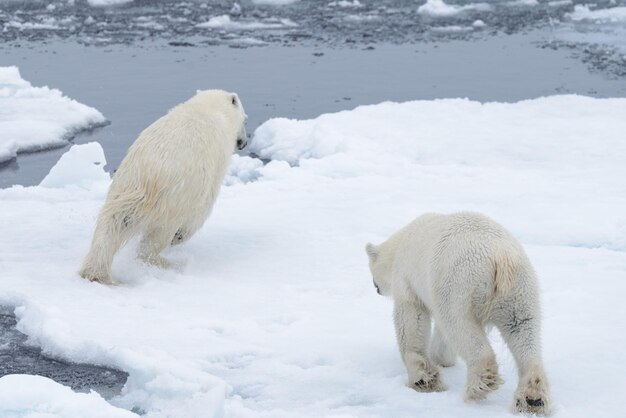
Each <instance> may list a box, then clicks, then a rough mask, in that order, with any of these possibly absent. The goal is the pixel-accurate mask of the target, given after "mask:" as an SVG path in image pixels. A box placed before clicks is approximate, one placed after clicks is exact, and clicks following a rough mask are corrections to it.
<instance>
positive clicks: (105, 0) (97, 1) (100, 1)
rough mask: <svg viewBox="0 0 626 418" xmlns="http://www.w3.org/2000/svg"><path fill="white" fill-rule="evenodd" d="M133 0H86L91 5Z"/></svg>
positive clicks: (122, 2)
mask: <svg viewBox="0 0 626 418" xmlns="http://www.w3.org/2000/svg"><path fill="white" fill-rule="evenodd" d="M131 1H133V0H87V3H89V5H91V6H115V5H117V4H124V3H130V2H131Z"/></svg>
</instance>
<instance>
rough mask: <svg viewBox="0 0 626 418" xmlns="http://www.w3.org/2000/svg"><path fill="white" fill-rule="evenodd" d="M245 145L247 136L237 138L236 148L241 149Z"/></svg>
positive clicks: (246, 144)
mask: <svg viewBox="0 0 626 418" xmlns="http://www.w3.org/2000/svg"><path fill="white" fill-rule="evenodd" d="M247 146H248V139H247V138H237V149H238V150H239V151H241V150H242V149H244V148H245V147H247Z"/></svg>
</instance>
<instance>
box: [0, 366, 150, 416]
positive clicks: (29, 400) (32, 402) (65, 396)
mask: <svg viewBox="0 0 626 418" xmlns="http://www.w3.org/2000/svg"><path fill="white" fill-rule="evenodd" d="M0 416H1V417H3V418H85V417H90V418H138V417H139V416H138V415H136V414H133V413H132V412H129V411H127V410H125V409H121V408H116V407H114V406H112V405H110V404H109V403H107V401H105V400H104V399H102V397H100V395H98V394H97V393H95V392H92V393H75V392H73V391H72V389H70V388H69V387H66V386H63V385H60V384H58V383H56V382H54V381H53V380H50V379H48V378H45V377H41V376H29V375H8V376H3V377H0Z"/></svg>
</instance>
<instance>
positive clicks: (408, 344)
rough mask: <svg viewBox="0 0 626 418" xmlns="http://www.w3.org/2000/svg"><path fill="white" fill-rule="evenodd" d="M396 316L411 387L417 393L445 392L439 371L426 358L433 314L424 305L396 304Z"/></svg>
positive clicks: (413, 303) (417, 302)
mask: <svg viewBox="0 0 626 418" xmlns="http://www.w3.org/2000/svg"><path fill="white" fill-rule="evenodd" d="M393 317H394V324H395V327H396V337H397V339H398V347H399V349H400V354H401V355H402V360H403V361H404V365H405V367H406V369H407V372H408V374H409V383H408V386H409V387H410V388H412V389H414V390H416V391H418V392H439V391H443V390H445V385H444V384H443V381H442V380H441V373H440V372H439V368H438V367H437V365H436V364H434V363H433V362H432V361H431V360H430V359H429V358H428V355H427V349H428V339H429V337H430V315H429V314H428V312H427V311H426V309H425V308H424V306H423V305H422V303H421V302H420V301H418V300H415V301H410V302H408V301H407V302H399V301H396V302H395V305H394V315H393Z"/></svg>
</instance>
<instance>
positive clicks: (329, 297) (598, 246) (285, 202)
mask: <svg viewBox="0 0 626 418" xmlns="http://www.w3.org/2000/svg"><path fill="white" fill-rule="evenodd" d="M625 112H626V99H593V98H587V97H580V96H554V97H546V98H539V99H536V100H528V101H522V102H519V103H484V104H483V103H478V102H474V101H470V100H464V99H456V100H434V101H413V102H407V103H381V104H378V105H373V106H363V107H358V108H356V109H354V110H352V111H344V112H339V113H335V114H326V115H321V116H319V117H318V118H316V119H312V120H289V119H273V120H269V121H267V122H266V123H264V124H263V125H262V126H261V127H259V128H258V129H257V131H256V132H255V134H254V138H253V140H252V141H251V144H250V147H251V151H252V152H254V153H256V154H257V155H259V156H261V157H262V158H263V159H267V160H269V162H268V163H267V164H262V163H261V162H260V161H259V160H258V159H253V158H250V157H249V156H234V157H233V161H232V164H231V167H230V170H229V173H228V176H227V178H226V184H227V186H226V187H224V188H223V189H222V191H221V193H220V197H219V198H218V201H217V204H216V207H215V210H214V213H213V214H212V215H211V218H210V219H209V221H208V222H207V224H206V225H205V227H204V228H202V229H201V230H200V231H199V232H198V234H197V235H196V236H194V237H193V238H192V239H191V240H190V241H189V242H188V243H186V244H184V245H183V246H178V247H174V248H171V249H169V250H168V251H167V252H166V254H165V255H166V256H167V257H168V258H169V259H170V260H171V261H172V262H173V263H175V265H176V268H174V269H171V270H160V269H156V268H152V267H147V266H145V265H143V264H141V263H140V262H138V261H137V260H136V259H135V257H134V250H135V248H136V245H137V243H136V242H131V243H130V244H129V245H128V246H127V247H126V248H125V249H124V250H122V251H121V253H120V254H119V255H118V257H117V259H116V261H115V263H114V266H113V274H114V277H115V278H116V279H117V280H118V281H119V282H120V284H119V285H117V286H103V285H99V284H94V283H89V282H86V281H84V280H82V279H80V278H79V277H78V275H77V274H76V270H77V268H78V266H79V264H80V261H81V259H82V257H83V256H84V255H85V253H86V251H87V249H88V246H89V242H90V240H91V233H92V231H93V227H94V221H95V217H96V215H97V211H98V209H99V207H100V206H101V204H102V202H103V199H104V197H105V194H106V186H107V184H108V182H109V180H108V178H107V177H106V174H105V173H104V171H103V170H102V166H103V160H102V155H101V154H100V150H99V149H98V147H97V145H95V144H89V145H88V146H74V147H72V148H71V149H70V150H69V151H68V153H69V156H67V157H63V160H62V161H60V162H59V164H58V165H57V166H56V167H55V169H54V170H53V172H52V173H51V175H50V177H49V178H48V179H47V180H46V181H47V182H50V181H51V179H55V178H56V180H55V187H54V188H52V187H43V186H36V187H28V188H24V187H20V186H14V187H12V188H9V189H4V190H0V225H2V228H3V233H2V234H0V253H1V254H2V258H1V259H0V271H2V280H0V304H4V305H9V306H14V307H15V313H16V316H17V318H18V320H19V322H18V329H19V330H20V331H22V332H24V333H25V334H27V335H28V336H29V341H30V342H31V343H32V344H35V345H38V346H40V347H42V349H43V351H44V352H45V353H47V354H48V355H52V356H56V357H59V358H61V359H65V360H71V361H77V362H89V363H94V364H100V365H107V366H112V367H117V368H119V369H122V370H124V371H126V372H128V373H129V381H128V383H127V385H126V387H125V388H124V390H123V392H122V394H121V395H120V396H119V397H116V398H113V399H111V400H110V404H111V405H113V406H114V407H117V408H125V409H127V410H131V409H133V408H137V409H138V410H142V411H145V412H146V414H145V415H144V416H145V417H146V418H154V417H172V418H173V417H192V418H195V417H229V418H230V417H234V418H238V417H243V418H250V417H265V418H270V417H271V418H283V417H285V418H286V417H301V418H308V417H335V418H337V417H366V418H367V417H394V418H404V417H414V416H415V415H416V414H418V415H424V416H439V417H443V418H448V417H459V416H463V417H468V418H478V417H485V416H489V417H509V416H512V415H511V414H510V412H509V407H510V405H511V402H512V398H513V391H514V390H515V387H516V383H517V376H516V371H515V364H514V361H513V359H512V357H511V355H510V354H509V352H508V350H507V349H506V347H505V346H504V344H503V343H502V341H501V339H500V338H499V337H498V335H497V333H496V332H493V333H492V335H491V338H492V341H493V344H494V350H495V352H496V354H497V357H498V360H499V363H500V366H501V373H502V374H503V376H504V378H505V380H506V383H505V384H504V385H503V387H502V388H500V389H499V390H498V391H497V392H495V393H494V394H493V395H491V396H490V397H489V398H488V400H486V401H484V402H479V403H469V404H468V403H464V402H463V401H462V392H463V385H464V382H465V366H464V365H463V363H462V362H461V361H459V363H458V364H457V365H456V366H455V367H452V368H447V369H445V370H443V372H442V373H443V376H444V379H445V381H446V383H447V385H448V390H447V391H446V392H441V393H433V394H420V393H416V392H414V391H412V390H410V389H408V388H406V387H405V386H404V383H405V379H406V371H405V369H404V366H403V364H402V361H401V359H400V356H399V354H398V352H397V348H396V343H395V337H394V331H393V325H392V319H391V310H392V306H391V303H390V301H389V300H387V299H385V298H382V297H380V296H378V295H377V294H376V292H375V290H374V288H373V286H372V283H371V276H370V273H369V271H368V267H367V257H366V255H365V252H364V245H365V243H366V242H368V241H371V242H374V243H378V242H380V241H382V240H384V239H385V238H386V237H387V236H389V235H390V234H391V233H392V232H394V231H395V230H397V229H398V228H400V227H401V226H403V225H405V224H406V223H407V222H409V221H410V220H412V219H413V218H415V217H416V216H418V215H419V214H421V213H423V212H427V211H442V212H452V211H458V210H477V211H481V212H484V213H486V214H488V215H490V216H491V217H493V218H494V219H496V220H498V221H499V222H501V223H502V224H503V225H505V226H506V227H507V228H508V229H510V230H511V231H512V232H513V233H514V234H515V235H516V236H517V237H518V238H519V239H520V240H521V241H522V242H523V244H524V245H525V247H526V248H527V250H528V253H529V256H530V258H531V260H532V261H533V263H534V265H535V267H536V269H537V271H538V275H539V277H540V284H541V291H542V295H541V296H542V302H543V318H544V329H543V338H544V343H543V346H544V359H545V365H546V369H547V373H548V376H549V378H550V379H551V386H552V391H553V403H554V409H555V411H554V415H553V416H554V417H556V418H582V417H590V416H602V417H609V418H613V417H615V418H617V417H620V416H623V408H622V407H623V402H622V395H620V394H621V392H622V390H623V388H624V387H626V373H625V371H626V370H625V366H624V365H625V364H626V352H625V351H624V350H620V349H619V347H623V346H624V345H625V344H626V334H624V332H623V329H624V328H625V327H626V313H625V311H624V309H623V294H624V291H626V284H625V283H624V280H623V277H624V273H625V272H626V210H624V209H625V208H626V183H625V182H624V178H625V176H626V166H625V165H624V164H623V162H624V161H625V160H626V143H624V141H623V133H624V132H625V131H626V118H624V117H623V115H624V114H625ZM94 161H96V162H99V163H100V164H99V165H96V166H94V165H93V164H92V162H94ZM72 167H74V168H75V169H74V172H75V173H76V176H75V178H74V179H73V180H72V178H71V176H69V175H67V174H64V173H68V172H71V171H72V170H71V168H72ZM48 186H49V184H48ZM598 352H601V353H605V355H601V356H591V357H590V353H598ZM590 359H591V361H590ZM21 378H24V379H28V377H21ZM4 379H6V378H4ZM598 381H601V382H602V384H600V385H596V384H593V385H590V384H589V382H598ZM15 386H16V385H15V384H13V383H12V382H9V383H5V382H4V381H2V380H0V397H1V396H6V397H8V398H9V399H13V395H12V393H13V391H14V387H15ZM62 389H64V388H60V387H58V386H57V385H52V384H50V382H48V381H45V380H44V381H34V380H33V381H29V382H28V390H29V391H32V392H29V393H45V392H48V391H51V392H53V393H56V391H60V390H62ZM5 391H9V392H8V394H7V393H6V392H5ZM28 396H29V399H31V400H33V401H37V399H38V397H37V396H34V395H33V396H31V395H30V394H29V395H28ZM42 396H43V395H42ZM51 396H52V395H51ZM81 396H83V395H76V394H71V393H69V392H67V391H64V395H63V396H62V397H61V396H59V399H60V400H59V402H61V401H62V402H64V403H65V404H64V405H65V406H64V407H66V408H69V407H70V406H72V407H74V408H75V410H79V409H78V408H81V407H82V406H81V405H80V404H79V402H82V399H86V398H82V397H81ZM84 396H87V395H84ZM90 396H91V398H90V402H96V400H95V399H96V397H95V395H90ZM55 398H56V397H55ZM581 399H584V402H580V400H581ZM74 404H76V405H75V406H74ZM25 405H26V406H25V407H21V406H20V408H26V409H25V411H28V412H32V413H35V411H36V410H35V409H34V408H36V405H37V404H36V402H35V403H33V405H35V406H32V407H31V406H28V403H25ZM0 408H1V407H0ZM98 410H99V411H105V409H104V408H101V409H98ZM111 411H115V413H117V410H115V409H112V410H111ZM107 412H108V411H107ZM25 413H26V412H25ZM103 413H104V412H103ZM113 414H114V412H111V414H110V415H111V416H114V415H113ZM0 415H2V414H1V413H0Z"/></svg>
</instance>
